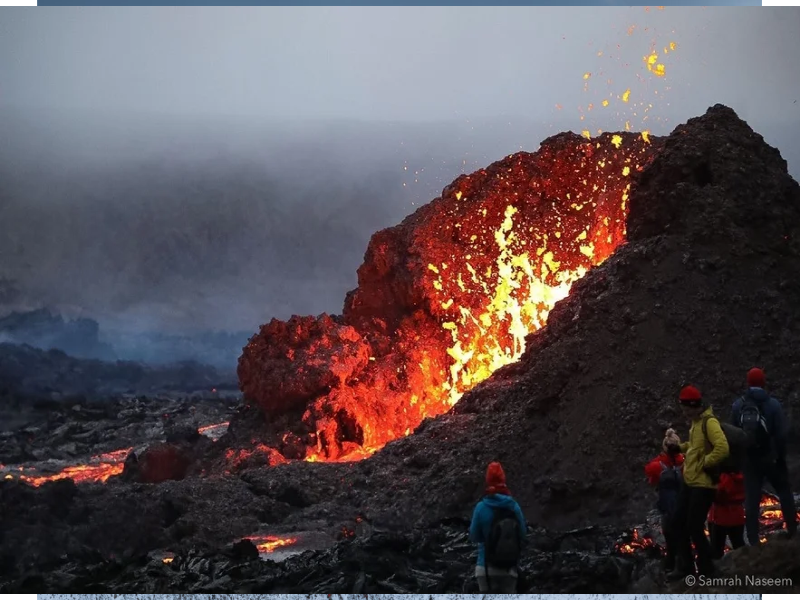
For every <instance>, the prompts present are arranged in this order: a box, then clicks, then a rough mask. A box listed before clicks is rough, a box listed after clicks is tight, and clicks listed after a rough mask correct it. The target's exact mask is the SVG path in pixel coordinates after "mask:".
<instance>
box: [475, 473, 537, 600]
mask: <svg viewBox="0 0 800 600" xmlns="http://www.w3.org/2000/svg"><path fill="white" fill-rule="evenodd" d="M498 510H499V511H503V514H505V513H506V512H507V514H509V515H513V516H514V517H516V520H517V526H518V527H517V535H518V536H519V539H518V540H517V542H518V543H519V547H520V548H521V547H522V544H523V542H524V541H525V534H526V529H527V524H526V523H525V517H524V516H523V514H522V510H521V509H520V507H519V504H517V501H516V500H514V498H513V497H512V496H511V492H510V491H509V489H508V487H507V486H506V474H505V472H504V471H503V466H502V465H501V464H500V463H499V462H493V463H489V466H488V468H487V469H486V495H485V496H484V497H483V498H482V499H481V500H480V502H478V504H477V505H476V506H475V511H474V512H473V513H472V523H471V524H470V527H469V537H470V540H472V541H473V542H475V543H477V544H478V564H477V566H476V567H475V577H476V578H477V580H478V587H479V589H480V591H481V592H496V593H501V594H511V593H514V592H516V591H517V577H518V576H519V573H518V570H517V567H498V566H494V565H492V564H491V561H490V560H487V556H486V554H487V552H486V545H487V543H489V540H490V536H491V533H492V525H493V523H494V522H495V515H496V513H497V511H498Z"/></svg>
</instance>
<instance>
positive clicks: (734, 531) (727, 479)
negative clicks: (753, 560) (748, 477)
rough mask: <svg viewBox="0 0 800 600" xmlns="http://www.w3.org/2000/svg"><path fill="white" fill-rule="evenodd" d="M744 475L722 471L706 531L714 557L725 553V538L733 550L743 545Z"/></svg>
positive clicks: (720, 556) (709, 512) (716, 557)
mask: <svg viewBox="0 0 800 600" xmlns="http://www.w3.org/2000/svg"><path fill="white" fill-rule="evenodd" d="M744 521H745V519H744V475H742V474H741V473H722V474H721V475H720V477H719V485H717V495H716V497H715V498H714V504H712V505H711V510H710V511H708V533H709V534H710V537H711V555H712V556H713V557H714V559H720V558H722V555H723V554H725V538H730V540H731V546H732V547H733V549H734V550H736V549H737V548H741V547H742V546H744Z"/></svg>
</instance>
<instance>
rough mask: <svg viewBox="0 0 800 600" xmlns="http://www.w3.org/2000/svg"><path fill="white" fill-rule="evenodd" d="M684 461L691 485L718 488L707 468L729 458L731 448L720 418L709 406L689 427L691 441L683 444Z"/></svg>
mask: <svg viewBox="0 0 800 600" xmlns="http://www.w3.org/2000/svg"><path fill="white" fill-rule="evenodd" d="M703 419H708V420H707V422H706V433H707V434H708V440H707V441H706V436H705V435H703ZM681 452H683V453H684V455H685V458H684V462H683V480H684V482H685V483H686V485H688V486H690V487H703V488H712V489H714V488H716V487H717V484H716V483H714V481H713V480H712V479H711V476H710V475H709V474H708V473H706V469H709V468H711V467H714V466H716V465H718V464H719V463H720V462H722V461H723V460H724V459H725V458H727V456H728V453H729V452H730V449H729V448H728V440H727V438H726V437H725V434H724V433H723V432H722V427H721V426H720V424H719V420H718V419H717V417H715V416H714V411H713V410H712V409H711V407H710V406H709V407H708V408H707V409H705V410H704V411H703V412H702V413H701V414H700V416H699V417H698V418H697V419H693V420H692V425H691V427H689V441H688V442H684V443H682V444H681Z"/></svg>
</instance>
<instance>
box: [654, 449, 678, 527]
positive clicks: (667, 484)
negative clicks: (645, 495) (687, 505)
mask: <svg viewBox="0 0 800 600" xmlns="http://www.w3.org/2000/svg"><path fill="white" fill-rule="evenodd" d="M681 485H683V467H681V466H679V465H668V464H666V463H663V462H662V463H661V475H659V478H658V502H657V503H656V508H658V510H659V512H660V513H661V514H663V515H666V516H668V517H672V516H674V515H675V511H676V510H677V508H678V494H679V492H680V491H681Z"/></svg>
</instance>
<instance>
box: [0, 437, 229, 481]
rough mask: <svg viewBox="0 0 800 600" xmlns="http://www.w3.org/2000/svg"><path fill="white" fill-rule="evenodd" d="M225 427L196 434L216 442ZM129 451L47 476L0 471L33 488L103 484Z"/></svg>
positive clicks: (21, 468) (14, 469)
mask: <svg viewBox="0 0 800 600" xmlns="http://www.w3.org/2000/svg"><path fill="white" fill-rule="evenodd" d="M227 427H228V423H227V422H225V423H214V424H211V425H205V426H203V427H200V428H198V432H199V433H201V434H203V435H206V436H208V437H210V438H211V439H213V440H216V439H218V438H219V437H220V436H221V435H222V434H223V433H224V432H225V430H226V429H227ZM131 450H133V448H121V449H120V450H114V451H112V452H106V453H103V454H98V455H96V456H92V457H91V458H90V459H89V462H88V463H86V464H79V465H70V466H67V467H64V468H63V469H62V470H61V471H59V472H58V473H53V474H49V475H40V474H36V475H34V474H30V475H25V474H24V473H25V472H26V471H27V472H30V473H38V469H37V468H36V467H33V466H27V467H26V466H17V467H5V466H4V465H0V470H6V469H8V470H11V471H12V472H17V473H20V475H18V476H17V478H18V479H19V480H20V481H25V482H27V483H29V484H30V485H32V486H34V487H39V486H40V485H42V484H44V483H47V482H48V481H56V480H59V479H72V480H73V481H75V483H90V482H100V483H105V482H106V481H107V480H108V478H109V477H113V476H114V475H120V474H121V473H122V471H123V469H124V468H125V459H126V458H127V456H128V455H129V454H130V453H131ZM4 479H14V475H13V474H11V473H9V474H7V475H5V477H4Z"/></svg>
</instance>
